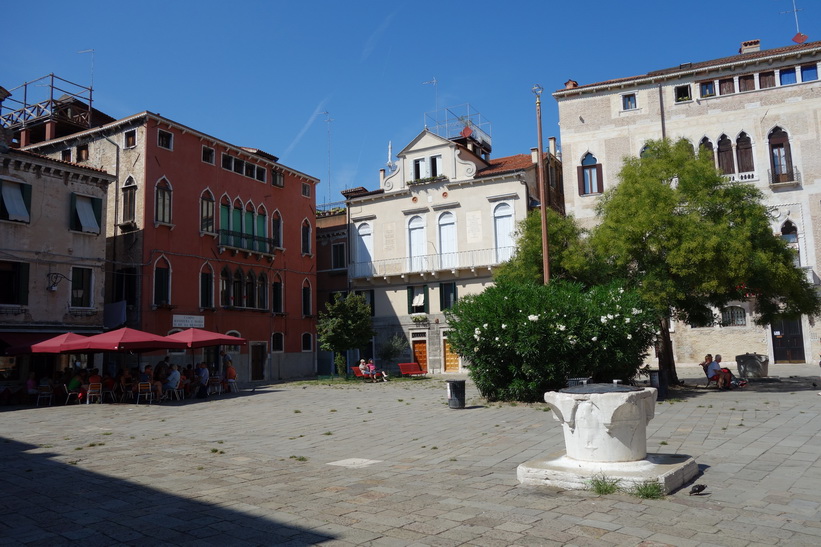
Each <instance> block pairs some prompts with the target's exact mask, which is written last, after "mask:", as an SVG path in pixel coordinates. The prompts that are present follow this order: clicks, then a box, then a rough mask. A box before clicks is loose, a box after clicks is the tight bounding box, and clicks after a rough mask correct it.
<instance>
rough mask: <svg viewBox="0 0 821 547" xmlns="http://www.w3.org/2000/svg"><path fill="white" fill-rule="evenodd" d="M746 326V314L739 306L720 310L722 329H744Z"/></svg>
mask: <svg viewBox="0 0 821 547" xmlns="http://www.w3.org/2000/svg"><path fill="white" fill-rule="evenodd" d="M746 325H747V312H745V311H744V308H742V307H740V306H727V307H726V308H724V309H723V310H721V326H722V327H744V326H746Z"/></svg>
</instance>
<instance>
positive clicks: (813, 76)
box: [801, 65, 818, 82]
mask: <svg viewBox="0 0 821 547" xmlns="http://www.w3.org/2000/svg"><path fill="white" fill-rule="evenodd" d="M817 79H818V66H817V65H806V66H802V67H801V81H802V82H812V81H814V80H817Z"/></svg>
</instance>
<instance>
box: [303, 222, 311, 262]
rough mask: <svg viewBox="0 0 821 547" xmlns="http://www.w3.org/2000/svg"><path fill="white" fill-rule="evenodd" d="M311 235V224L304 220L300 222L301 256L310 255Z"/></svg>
mask: <svg viewBox="0 0 821 547" xmlns="http://www.w3.org/2000/svg"><path fill="white" fill-rule="evenodd" d="M311 235H312V232H311V223H310V222H308V219H305V220H303V221H302V254H304V255H309V254H311V249H312V248H313V245H312V244H311Z"/></svg>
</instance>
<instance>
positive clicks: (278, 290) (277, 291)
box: [271, 275, 285, 314]
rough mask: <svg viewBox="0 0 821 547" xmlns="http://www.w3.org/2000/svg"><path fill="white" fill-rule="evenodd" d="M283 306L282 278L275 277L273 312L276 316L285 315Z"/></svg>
mask: <svg viewBox="0 0 821 547" xmlns="http://www.w3.org/2000/svg"><path fill="white" fill-rule="evenodd" d="M283 305H284V302H283V292H282V278H281V277H279V275H275V276H274V281H273V283H271V312H272V313H274V314H280V313H284V311H285V310H284V307H283Z"/></svg>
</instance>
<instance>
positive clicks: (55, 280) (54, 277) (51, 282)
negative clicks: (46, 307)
mask: <svg viewBox="0 0 821 547" xmlns="http://www.w3.org/2000/svg"><path fill="white" fill-rule="evenodd" d="M46 278H48V285H47V286H46V290H47V291H51V292H54V291H56V290H57V285H59V284H60V281H62V280H63V279H65V280H67V281H68V282H69V283H71V279H70V278H68V277H66V276H64V275H63V274H61V273H59V272H49V273H47V274H46Z"/></svg>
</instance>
